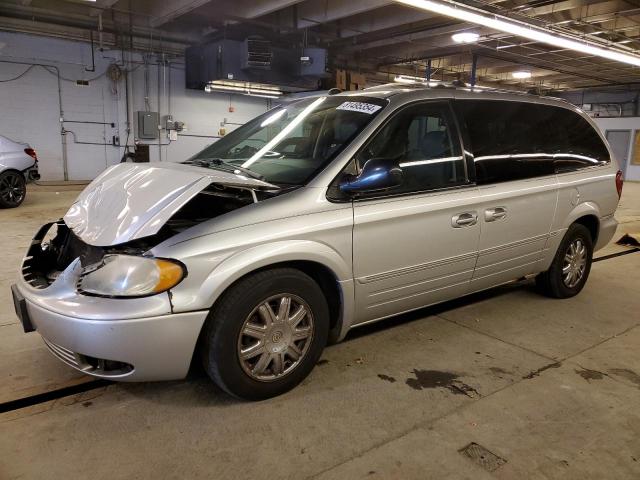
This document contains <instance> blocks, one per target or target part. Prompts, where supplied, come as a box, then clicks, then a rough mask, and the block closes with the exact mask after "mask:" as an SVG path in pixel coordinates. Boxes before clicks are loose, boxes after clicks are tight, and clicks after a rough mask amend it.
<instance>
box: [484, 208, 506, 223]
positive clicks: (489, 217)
mask: <svg viewBox="0 0 640 480" xmlns="http://www.w3.org/2000/svg"><path fill="white" fill-rule="evenodd" d="M506 216H507V209H506V208H505V207H494V208H488V209H487V210H485V211H484V221H485V222H495V221H496V220H502V219H503V218H504V217H506Z"/></svg>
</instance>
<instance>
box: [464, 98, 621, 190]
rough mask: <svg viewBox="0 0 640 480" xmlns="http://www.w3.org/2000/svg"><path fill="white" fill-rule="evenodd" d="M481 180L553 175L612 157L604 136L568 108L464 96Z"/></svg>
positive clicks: (465, 120)
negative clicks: (466, 98)
mask: <svg viewBox="0 0 640 480" xmlns="http://www.w3.org/2000/svg"><path fill="white" fill-rule="evenodd" d="M456 109H457V111H458V112H459V113H460V114H461V120H462V122H463V123H464V124H466V128H467V132H468V137H469V138H468V141H469V142H470V145H468V149H470V150H471V151H472V153H473V155H474V159H475V166H476V179H477V182H478V184H487V183H497V182H506V181H511V180H520V179H524V178H532V177H539V176H544V175H551V174H553V173H555V172H556V171H564V170H572V169H576V168H583V167H587V166H594V165H598V164H600V163H603V162H608V161H609V152H608V151H607V148H606V146H605V145H604V143H603V142H602V140H601V138H600V136H599V135H598V134H597V133H596V131H595V130H594V129H593V128H592V127H591V125H590V124H589V123H588V122H587V121H586V120H585V119H584V118H582V116H580V115H579V114H578V113H576V112H573V111H571V110H569V109H566V108H562V107H554V106H548V105H538V104H532V103H520V102H509V101H495V100H479V101H476V100H459V101H456Z"/></svg>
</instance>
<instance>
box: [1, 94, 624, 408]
mask: <svg viewBox="0 0 640 480" xmlns="http://www.w3.org/2000/svg"><path fill="white" fill-rule="evenodd" d="M621 189H622V177H621V174H620V172H619V171H618V167H617V164H616V162H615V160H613V159H612V155H611V150H610V149H609V148H608V146H607V143H606V141H605V140H604V138H603V137H602V135H600V133H599V132H598V130H597V128H596V127H595V126H594V124H593V122H592V121H591V120H590V118H589V117H588V116H586V115H585V114H584V113H582V112H581V111H580V110H579V109H577V108H576V107H574V106H572V105H570V104H568V103H565V102H563V101H560V100H556V99H551V98H544V97H536V96H531V95H524V94H517V93H507V92H498V91H490V90H486V89H477V88H476V89H472V88H465V87H453V86H446V85H435V86H434V85H432V86H427V85H422V84H416V85H384V86H380V87H375V88H372V89H367V90H364V91H360V92H357V93H356V92H352V93H343V94H338V95H327V96H318V97H313V98H307V99H303V100H300V101H297V102H293V103H290V104H287V105H283V106H280V107H277V108H274V109H273V110H270V111H268V112H267V113H265V114H263V115H261V116H259V117H258V118H256V119H254V120H252V121H250V122H249V123H247V124H246V125H244V126H242V127H240V128H238V129H237V130H235V131H233V132H232V133H230V134H229V135H227V136H226V137H224V138H222V139H220V140H219V141H217V142H216V143H214V144H212V145H210V146H209V147H207V148H205V149H204V150H203V151H202V152H200V153H198V154H197V155H195V156H194V157H192V158H191V159H189V160H187V161H186V162H184V163H181V164H176V163H168V162H165V163H150V164H137V163H123V164H120V165H117V166H113V167H111V168H109V169H107V170H106V171H105V172H103V173H102V174H101V175H100V176H99V177H97V178H96V179H95V180H94V181H93V182H92V183H91V184H90V185H89V186H88V187H87V188H86V189H85V190H84V191H83V192H82V193H81V194H80V196H79V197H78V199H77V201H76V202H75V203H74V204H73V205H72V206H71V207H70V209H69V211H68V212H67V213H66V215H65V216H64V218H62V219H60V220H58V221H55V222H52V223H50V224H47V225H45V226H43V227H42V228H41V230H40V231H39V232H38V233H37V234H36V236H35V238H34V240H33V242H32V244H31V245H30V247H29V250H28V252H27V254H26V257H25V260H24V264H23V267H22V273H21V278H20V279H19V281H18V283H17V284H16V285H14V286H13V287H12V290H13V298H14V302H15V307H16V312H17V314H18V316H19V317H20V319H21V321H22V324H23V326H24V329H25V331H27V332H29V331H34V330H37V331H38V332H39V333H40V335H41V336H42V338H43V340H44V342H45V343H46V345H47V346H48V348H49V349H50V350H51V352H52V353H53V354H54V355H55V356H57V357H58V358H59V359H60V360H62V361H63V362H65V363H67V364H68V365H70V366H72V367H74V368H76V369H78V370H80V371H82V372H85V373H87V374H89V375H93V376H96V377H103V378H108V379H112V380H122V381H138V380H168V379H179V378H183V377H184V376H185V375H186V374H187V371H188V370H189V367H190V365H191V362H192V360H193V359H194V358H195V359H196V360H200V361H202V363H203V365H204V368H205V369H206V371H207V373H208V374H209V375H210V377H211V378H212V379H213V381H214V382H215V383H216V384H217V385H219V386H220V387H221V388H222V389H224V390H225V391H227V392H228V393H230V394H232V395H235V396H237V397H241V398H246V399H262V398H268V397H272V396H274V395H278V394H281V393H283V392H285V391H287V390H289V389H291V388H293V387H294V386H295V385H297V384H298V383H299V382H300V381H301V380H302V379H304V378H305V377H306V376H307V375H308V374H309V372H310V371H311V370H312V369H313V367H314V365H315V364H316V362H317V361H318V359H319V357H320V355H321V353H322V350H323V348H324V347H325V345H326V344H327V343H328V342H337V341H340V340H341V339H343V338H344V337H345V335H346V334H347V333H348V332H349V330H350V329H351V328H354V327H357V326H359V325H364V324H367V323H370V322H375V321H378V320H381V319H384V318H386V317H390V316H393V315H397V314H399V313H402V312H407V311H410V310H415V309H419V308H422V307H425V306H427V305H432V304H435V303H438V302H443V301H446V300H450V299H453V298H456V297H460V296H463V295H467V294H470V293H472V292H477V291H479V290H485V289H488V288H491V287H494V286H496V285H500V284H503V283H506V282H510V281H513V280H515V279H519V278H522V277H527V276H535V278H536V283H537V285H538V287H539V289H540V291H541V292H542V293H544V294H546V295H548V296H550V297H555V298H566V297H571V296H573V295H576V294H577V293H578V292H580V290H581V289H582V287H583V286H584V284H585V282H586V280H587V277H588V275H589V269H590V266H591V260H592V254H593V252H594V251H595V250H597V249H599V248H601V247H602V246H604V245H605V244H607V243H608V242H609V240H610V239H611V237H612V236H613V233H614V231H615V228H616V221H615V219H614V212H615V209H616V206H617V204H618V200H619V197H620V193H621Z"/></svg>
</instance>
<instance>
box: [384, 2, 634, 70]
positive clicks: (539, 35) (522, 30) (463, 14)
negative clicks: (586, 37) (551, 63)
mask: <svg viewBox="0 0 640 480" xmlns="http://www.w3.org/2000/svg"><path fill="white" fill-rule="evenodd" d="M395 1H396V2H397V3H401V4H404V5H408V6H410V7H415V8H419V9H420V10H426V11H428V12H434V13H437V14H440V15H444V16H446V17H451V18H457V19H458V20H462V21H464V22H470V23H475V24H478V25H482V26H483V27H486V28H490V29H493V30H499V31H501V32H506V33H511V34H512V35H517V36H519V37H524V38H528V39H530V40H534V41H536V42H540V43H546V44H548V45H553V46H554V47H560V48H564V49H567V50H575V51H577V52H581V53H586V54H587V55H593V56H595V57H602V58H606V59H609V60H615V61H617V62H622V63H628V64H630V65H636V66H639V67H640V56H637V55H629V54H626V53H622V52H620V51H616V50H611V49H607V48H602V47H598V46H596V45H593V44H590V43H585V42H580V41H577V40H572V39H570V38H569V37H565V36H559V35H554V34H551V33H547V32H545V31H543V30H541V29H539V28H536V27H534V26H533V25H529V24H527V23H524V22H518V21H516V20H511V19H506V17H500V16H498V15H492V16H489V15H487V14H485V13H484V12H483V13H476V12H481V10H476V11H472V10H471V9H469V8H468V7H466V6H463V5H460V4H457V3H455V2H446V3H445V2H437V1H433V0H395Z"/></svg>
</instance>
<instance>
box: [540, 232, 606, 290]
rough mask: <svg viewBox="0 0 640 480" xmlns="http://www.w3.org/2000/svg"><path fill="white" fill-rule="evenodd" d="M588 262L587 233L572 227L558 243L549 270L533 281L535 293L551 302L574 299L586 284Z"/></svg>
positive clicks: (589, 241)
mask: <svg viewBox="0 0 640 480" xmlns="http://www.w3.org/2000/svg"><path fill="white" fill-rule="evenodd" d="M592 259H593V239H592V238H591V233H590V232H589V230H588V229H587V227H585V226H584V225H581V224H579V223H574V224H572V225H571V226H570V227H569V228H568V230H567V233H566V234H565V236H564V238H563V239H562V242H560V246H559V247H558V251H557V252H556V255H555V257H554V258H553V262H552V263H551V267H549V270H547V271H546V272H542V273H540V274H539V275H538V276H537V277H536V286H537V288H538V290H539V291H540V293H542V294H543V295H546V296H548V297H552V298H569V297H573V296H574V295H577V294H578V293H580V291H581V290H582V288H583V287H584V284H585V283H586V282H587V278H588V277H589V272H590V271H591V262H592Z"/></svg>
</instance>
